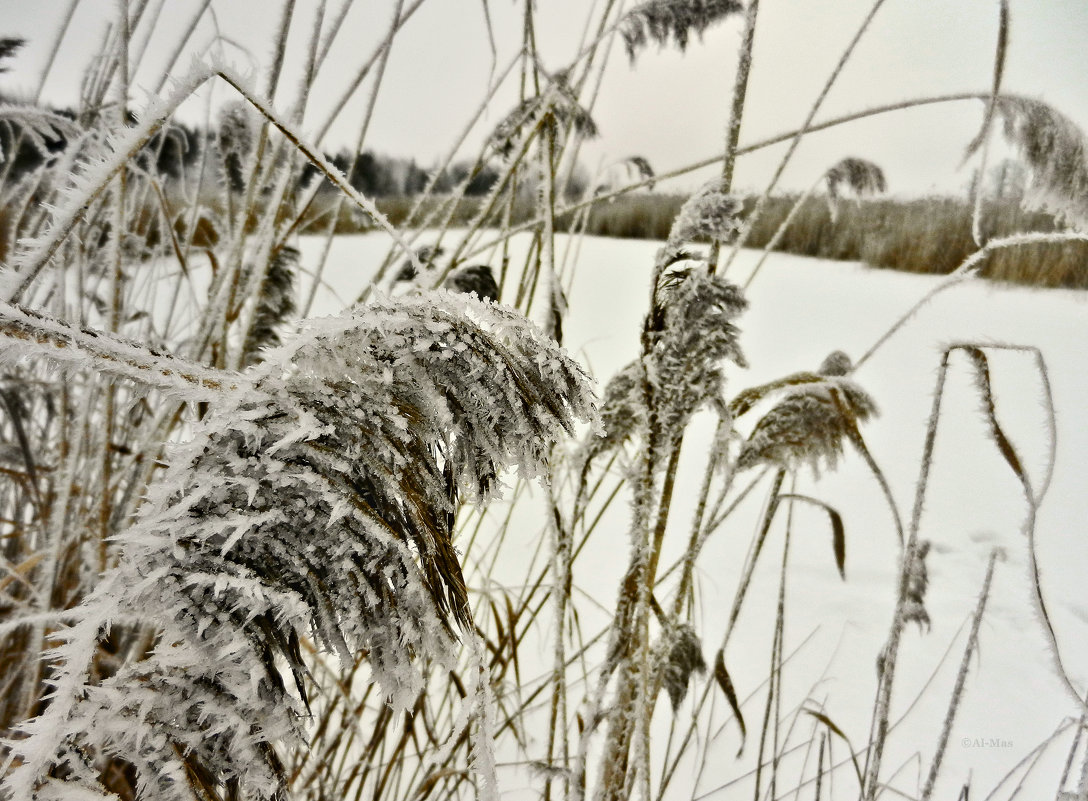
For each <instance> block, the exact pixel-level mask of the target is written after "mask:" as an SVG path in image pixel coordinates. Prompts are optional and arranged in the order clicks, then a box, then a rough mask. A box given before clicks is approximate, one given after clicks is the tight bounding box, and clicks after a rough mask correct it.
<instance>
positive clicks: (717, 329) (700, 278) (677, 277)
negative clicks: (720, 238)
mask: <svg viewBox="0 0 1088 801" xmlns="http://www.w3.org/2000/svg"><path fill="white" fill-rule="evenodd" d="M746 308H748V301H747V300H746V299H745V298H744V294H743V293H742V292H741V290H740V289H739V288H738V287H737V286H736V285H735V284H732V283H730V282H729V281H726V280H725V279H724V278H722V277H721V276H718V275H711V274H710V273H709V271H708V269H707V266H706V265H705V264H704V263H699V264H698V266H696V267H692V268H685V269H681V270H678V271H675V272H672V273H669V274H667V275H666V276H663V280H662V282H660V283H659V287H658V291H657V293H656V298H655V304H654V309H653V311H652V312H651V321H650V323H651V329H650V333H649V339H650V341H649V343H648V344H649V345H650V348H649V352H648V354H647V356H646V370H647V373H648V376H649V379H650V381H651V383H652V384H653V387H654V393H655V396H656V398H657V406H658V408H657V416H658V420H659V422H660V425H661V429H662V432H663V433H664V434H665V441H664V442H663V443H662V444H663V445H664V444H666V443H668V442H670V441H671V440H672V439H674V438H675V437H677V436H679V434H680V432H682V431H683V429H684V427H685V426H686V425H687V422H688V420H689V419H690V418H691V415H692V414H694V413H695V411H696V410H697V409H699V408H700V407H701V406H703V405H705V404H711V405H715V406H718V407H719V408H720V410H721V411H722V412H723V413H724V407H725V404H724V401H723V400H722V386H723V383H724V381H725V375H724V372H723V370H722V366H723V362H725V361H731V362H733V363H734V364H737V365H739V366H741V367H744V366H746V365H747V362H746V361H745V358H744V353H743V351H742V350H741V347H740V329H739V328H738V327H737V325H736V323H735V322H734V321H735V320H736V318H737V317H738V316H739V315H740V314H741V313H742V312H743V311H744V310H745V309H746Z"/></svg>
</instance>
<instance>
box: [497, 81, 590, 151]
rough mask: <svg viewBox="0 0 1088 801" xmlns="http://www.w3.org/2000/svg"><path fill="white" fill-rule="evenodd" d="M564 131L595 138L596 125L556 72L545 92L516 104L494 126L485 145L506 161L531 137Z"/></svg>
mask: <svg viewBox="0 0 1088 801" xmlns="http://www.w3.org/2000/svg"><path fill="white" fill-rule="evenodd" d="M567 128H571V129H573V130H574V132H575V133H577V134H578V135H579V136H581V137H583V138H586V139H592V138H593V137H595V136H597V134H598V129H597V123H596V122H594V121H593V117H592V116H591V115H590V113H589V112H588V111H587V110H586V109H585V108H583V107H582V105H581V104H580V103H579V102H578V98H577V96H576V95H575V94H574V92H573V91H572V90H571V88H570V87H569V86H568V85H567V78H566V75H565V74H564V73H562V72H560V73H556V74H555V75H553V76H551V80H550V82H549V84H548V86H547V88H546V89H545V90H544V91H542V92H541V93H540V94H538V95H533V96H532V97H527V98H525V99H524V100H522V101H521V102H520V103H518V105H517V106H516V107H515V108H514V110H513V111H511V112H510V113H509V114H507V115H506V117H504V118H503V119H502V121H500V122H499V124H498V125H496V126H495V128H494V130H493V131H492V133H491V137H490V138H489V139H488V144H489V147H490V148H491V149H492V150H493V151H494V152H495V153H497V154H499V155H500V156H502V157H503V158H508V157H509V156H510V155H511V154H512V153H514V152H515V151H516V150H517V149H518V147H519V145H520V143H521V142H522V141H523V140H524V137H526V136H528V135H530V134H531V133H533V132H539V131H551V132H552V133H554V134H556V135H558V134H559V133H560V132H561V131H564V130H566V129H567Z"/></svg>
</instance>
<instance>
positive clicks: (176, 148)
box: [0, 95, 499, 197]
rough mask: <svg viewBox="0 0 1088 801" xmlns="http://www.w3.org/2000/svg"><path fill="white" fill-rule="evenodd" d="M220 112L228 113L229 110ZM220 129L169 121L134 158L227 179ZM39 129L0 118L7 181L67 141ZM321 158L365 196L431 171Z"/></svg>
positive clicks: (401, 188)
mask: <svg viewBox="0 0 1088 801" xmlns="http://www.w3.org/2000/svg"><path fill="white" fill-rule="evenodd" d="M7 102H10V99H9V98H5V97H4V96H3V95H0V104H3V103H7ZM50 111H52V112H53V113H55V114H57V115H58V116H60V117H63V118H66V119H70V120H72V121H75V120H76V115H75V114H74V113H73V112H72V111H70V110H68V109H57V108H54V109H50ZM224 116H225V117H229V114H225V115H224ZM81 122H82V123H83V125H82V126H81V127H86V124H87V123H89V122H90V121H87V120H83V121H81ZM224 128H225V126H224V125H222V124H220V125H219V126H217V128H216V129H214V130H211V129H202V128H199V127H196V126H190V125H185V124H181V123H178V122H171V123H169V125H167V126H166V127H164V128H163V129H162V130H161V131H159V132H158V133H157V134H156V135H155V136H154V137H152V139H151V140H150V141H149V142H148V143H147V144H146V145H145V146H144V148H143V150H142V151H141V154H140V156H138V157H137V164H138V165H139V166H140V167H141V168H143V169H147V170H149V171H152V172H154V173H156V174H157V175H159V176H160V177H162V178H167V179H173V180H181V179H182V178H187V180H190V181H193V180H195V179H196V173H197V171H198V170H199V169H200V164H201V158H202V156H204V157H205V158H204V161H205V163H206V164H207V165H208V166H207V168H206V169H207V170H209V175H215V174H216V173H215V172H214V171H215V170H223V171H224V172H225V173H226V175H225V176H224V177H225V178H226V179H227V180H231V176H230V172H231V170H232V167H233V169H238V168H239V167H240V164H237V163H235V162H233V161H232V153H231V151H232V150H233V149H235V142H234V141H233V140H231V139H230V138H229V137H225V136H224ZM39 133H40V134H41V135H40V136H35V137H29V136H27V135H26V130H25V128H24V127H23V126H21V125H19V124H18V123H16V122H13V121H12V120H9V119H2V118H0V153H3V156H4V159H3V163H2V164H0V170H2V171H4V172H5V175H6V177H7V179H8V180H16V181H17V180H19V179H21V178H22V177H24V176H25V175H27V174H29V173H31V172H33V171H34V170H36V169H38V168H39V167H41V166H42V164H44V163H45V162H46V161H47V160H49V159H51V158H53V157H54V156H56V154H58V153H60V152H61V151H62V150H64V149H65V147H66V146H67V144H68V142H67V137H66V136H65V133H64V131H61V130H53V131H44V132H39ZM325 158H326V159H327V160H328V161H329V162H330V163H332V164H333V165H334V166H335V167H336V168H337V169H339V170H340V171H341V172H343V173H344V174H345V175H347V176H348V180H349V181H350V183H351V185H352V186H353V187H354V188H355V189H356V190H358V191H359V192H362V193H363V194H364V195H366V196H367V197H402V196H412V195H416V194H418V193H419V192H422V191H423V190H424V189H425V188H426V186H427V185H428V183H429V182H430V180H431V178H432V173H433V171H428V170H426V169H424V168H422V167H420V166H419V165H418V164H417V163H416V162H415V160H413V159H404V158H394V157H390V156H383V155H380V154H377V153H373V152H371V151H364V152H363V153H360V154H359V155H358V156H357V157H356V156H354V155H353V154H352V153H351V152H350V151H348V150H347V149H346V148H345V149H341V150H339V151H336V152H332V153H326V154H325ZM220 165H223V166H220ZM316 173H317V168H316V167H314V166H313V165H311V164H306V165H305V166H303V168H302V169H301V171H300V174H299V178H298V185H299V186H300V187H301V186H304V185H306V184H308V183H309V182H310V180H311V179H312V178H313V176H314V175H316ZM498 177H499V173H498V171H497V170H496V169H495V168H493V167H490V166H487V165H483V166H478V165H477V166H476V167H475V169H474V165H473V164H471V163H468V162H458V163H455V164H453V165H451V166H450V168H449V169H447V170H445V171H444V172H442V173H441V174H440V175H438V176H437V177H436V178H435V185H434V190H433V191H435V192H438V193H446V192H450V191H452V190H453V189H454V188H455V187H457V186H459V185H460V184H461V183H462V182H466V181H467V185H466V187H465V190H464V192H465V194H466V195H467V196H469V197H478V196H482V195H485V194H487V192H488V190H489V189H490V188H491V187H492V186H493V185H494V183H495V181H497V180H498ZM328 186H329V191H334V190H333V187H332V186H331V185H328Z"/></svg>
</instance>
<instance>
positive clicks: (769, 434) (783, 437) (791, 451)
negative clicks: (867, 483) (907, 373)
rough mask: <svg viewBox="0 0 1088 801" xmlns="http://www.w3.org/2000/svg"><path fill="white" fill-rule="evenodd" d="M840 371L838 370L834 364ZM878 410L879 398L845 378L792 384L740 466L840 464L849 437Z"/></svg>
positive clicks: (817, 467)
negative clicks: (844, 443) (874, 397)
mask: <svg viewBox="0 0 1088 801" xmlns="http://www.w3.org/2000/svg"><path fill="white" fill-rule="evenodd" d="M833 369H834V368H833ZM876 412H877V409H876V404H875V403H874V402H873V399H872V398H871V397H870V396H869V394H868V393H866V392H865V391H864V390H863V389H861V387H859V386H858V385H857V384H855V383H854V382H853V381H850V380H848V379H845V378H838V377H834V376H827V378H826V379H825V380H822V381H812V382H808V383H803V384H798V385H797V386H794V387H791V388H790V389H789V391H788V392H787V394H786V396H785V397H784V398H783V399H782V400H780V401H779V402H778V403H777V404H776V405H775V406H774V407H773V408H772V409H771V410H770V411H769V412H767V414H766V415H764V416H763V418H762V419H760V421H759V422H758V423H756V426H755V428H754V429H753V430H752V433H751V435H750V436H749V437H748V441H747V442H746V443H745V444H744V448H743V449H742V450H741V453H740V456H739V457H738V459H737V467H738V468H740V469H747V468H749V467H754V466H755V465H758V464H769V465H774V466H776V467H785V468H789V469H795V468H797V467H798V466H800V465H802V464H808V465H809V466H810V467H811V468H812V469H813V471H816V472H818V471H819V470H820V468H821V466H825V467H828V468H834V467H835V466H836V464H838V460H839V457H840V456H841V455H842V450H843V441H844V440H852V439H856V438H857V430H858V424H859V423H862V422H864V421H866V420H867V419H869V418H870V417H871V416H873V415H875V414H876Z"/></svg>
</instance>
